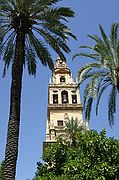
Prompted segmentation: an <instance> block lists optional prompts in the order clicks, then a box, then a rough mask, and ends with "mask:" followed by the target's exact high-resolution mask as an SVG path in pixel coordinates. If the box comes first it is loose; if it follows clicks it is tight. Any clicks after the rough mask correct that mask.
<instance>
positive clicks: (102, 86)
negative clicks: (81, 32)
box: [74, 23, 119, 127]
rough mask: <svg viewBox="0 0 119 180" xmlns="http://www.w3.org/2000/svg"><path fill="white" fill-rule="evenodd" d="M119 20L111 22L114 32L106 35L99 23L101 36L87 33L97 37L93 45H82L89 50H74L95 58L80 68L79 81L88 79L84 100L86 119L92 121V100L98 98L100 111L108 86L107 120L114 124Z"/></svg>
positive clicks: (118, 77) (118, 84)
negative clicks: (102, 98)
mask: <svg viewBox="0 0 119 180" xmlns="http://www.w3.org/2000/svg"><path fill="white" fill-rule="evenodd" d="M118 27H119V24H117V23H114V24H112V26H111V33H110V36H109V38H108V37H107V35H106V33H105V32H104V29H103V27H102V26H101V25H99V28H100V33H101V37H98V36H96V35H88V37H89V38H91V39H92V40H94V42H95V45H94V46H81V47H80V48H85V49H88V50H90V52H89V53H87V52H81V53H79V54H75V55H74V58H75V57H77V56H84V57H88V58H91V59H93V60H94V62H90V63H88V64H86V65H85V66H83V67H82V68H81V69H79V72H78V80H79V84H81V83H82V82H84V81H85V80H87V81H86V82H87V85H86V87H85V90H84V94H83V104H84V110H85V119H86V120H87V121H89V119H90V113H91V108H92V103H93V100H94V99H95V98H96V99H97V102H96V114H98V106H99V103H100V99H101V97H102V95H103V92H104V91H105V90H106V89H107V88H109V89H110V94H109V102H108V120H109V124H110V126H111V127H112V126H113V125H114V114H115V113H116V99H117V98H116V97H117V94H118V93H119V38H118Z"/></svg>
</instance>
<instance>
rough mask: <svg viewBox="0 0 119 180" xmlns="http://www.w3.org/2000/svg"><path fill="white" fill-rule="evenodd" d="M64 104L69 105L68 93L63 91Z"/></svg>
mask: <svg viewBox="0 0 119 180" xmlns="http://www.w3.org/2000/svg"><path fill="white" fill-rule="evenodd" d="M61 95H62V103H68V92H67V91H62V94H61Z"/></svg>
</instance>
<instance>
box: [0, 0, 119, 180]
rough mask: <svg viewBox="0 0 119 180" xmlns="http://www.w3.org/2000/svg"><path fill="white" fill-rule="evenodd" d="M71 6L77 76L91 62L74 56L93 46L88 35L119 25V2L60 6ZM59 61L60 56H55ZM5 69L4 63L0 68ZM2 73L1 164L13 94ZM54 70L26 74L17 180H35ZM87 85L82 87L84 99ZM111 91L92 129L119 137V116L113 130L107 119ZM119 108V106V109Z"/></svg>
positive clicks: (83, 0)
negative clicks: (73, 16) (32, 74)
mask: <svg viewBox="0 0 119 180" xmlns="http://www.w3.org/2000/svg"><path fill="white" fill-rule="evenodd" d="M59 4H60V5H62V6H69V7H71V8H72V9H73V10H74V11H75V12H76V17H75V18H71V19H70V20H69V27H70V28H71V29H72V32H73V33H74V34H76V35H77V38H78V41H77V42H76V41H74V40H73V39H71V40H70V42H69V46H70V48H71V50H72V52H71V53H70V54H68V55H66V57H67V63H68V65H69V67H70V69H71V71H72V73H73V77H74V78H75V77H76V74H77V71H78V69H79V68H80V67H82V66H83V65H84V64H85V63H87V62H88V61H89V59H84V58H77V59H75V61H73V62H72V56H73V54H74V53H76V52H79V48H78V47H79V46H80V45H89V44H91V41H90V40H89V39H88V38H87V34H96V35H99V27H98V25H99V24H101V25H102V26H103V27H104V29H105V31H106V33H107V34H109V32H110V26H111V24H112V23H113V22H119V1H118V0H100V1H99V0H97V1H96V0H90V1H89V0H63V1H62V2H60V3H59ZM52 56H53V58H54V59H55V58H56V57H57V55H56V54H55V53H52ZM2 68H3V64H2V62H0V69H2ZM1 76H2V71H0V161H2V160H3V159H4V150H5V141H6V133H7V123H8V117H9V94H10V82H11V73H10V70H9V71H8V73H7V75H6V77H5V78H4V79H3V78H2V77H1ZM50 76H51V71H50V70H49V69H48V68H46V67H42V66H41V64H40V63H39V64H38V68H37V76H36V78H35V79H34V78H33V77H29V76H28V73H27V71H26V70H25V71H24V77H23V88H22V102H21V126H20V141H19V158H18V162H17V174H16V180H26V178H29V179H32V178H33V176H34V173H35V170H36V162H37V161H40V160H41V157H42V142H43V141H44V140H45V123H46V117H47V93H48V83H49V78H50ZM83 88H84V86H82V87H81V92H80V93H81V97H82V92H83ZM108 93H109V92H108V91H106V92H105V94H104V96H103V98H102V101H101V104H100V107H99V115H98V116H95V112H94V110H93V111H92V114H91V121H90V124H89V126H90V128H91V129H95V130H97V131H98V132H100V130H101V129H102V128H105V129H106V131H107V136H111V137H115V138H119V122H118V121H119V120H118V117H119V113H118V112H117V114H116V117H115V125H114V127H113V129H111V128H110V127H109V124H108V120H107V102H108ZM117 107H118V106H117Z"/></svg>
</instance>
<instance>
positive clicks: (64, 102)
mask: <svg viewBox="0 0 119 180" xmlns="http://www.w3.org/2000/svg"><path fill="white" fill-rule="evenodd" d="M77 86H78V84H77V83H76V82H75V81H74V80H73V78H72V74H71V71H70V69H69V68H68V66H67V64H66V62H64V61H63V60H61V59H60V58H57V59H56V62H55V65H54V72H53V74H52V78H51V79H50V83H49V87H48V109H47V123H46V143H48V142H55V141H56V138H57V137H58V136H59V135H60V136H61V135H63V134H64V128H65V121H67V119H68V118H69V119H71V117H73V118H74V119H75V118H76V117H77V118H78V120H79V122H82V106H81V103H80V94H79V88H77Z"/></svg>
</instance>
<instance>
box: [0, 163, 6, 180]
mask: <svg viewBox="0 0 119 180" xmlns="http://www.w3.org/2000/svg"><path fill="white" fill-rule="evenodd" d="M4 168H5V161H2V163H1V164H0V180H3V174H4Z"/></svg>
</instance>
